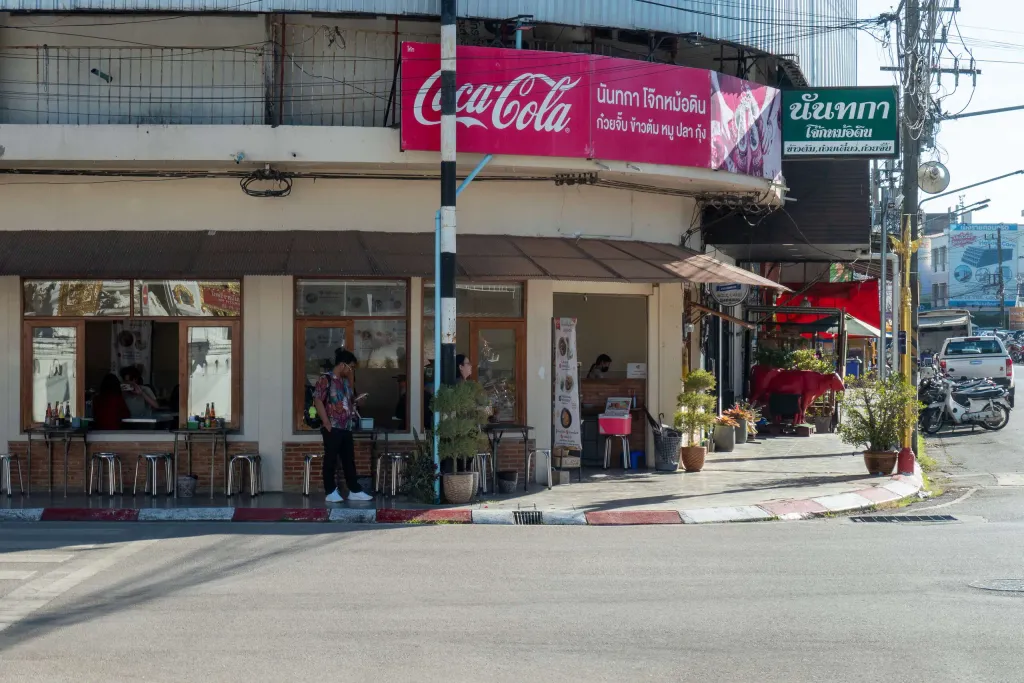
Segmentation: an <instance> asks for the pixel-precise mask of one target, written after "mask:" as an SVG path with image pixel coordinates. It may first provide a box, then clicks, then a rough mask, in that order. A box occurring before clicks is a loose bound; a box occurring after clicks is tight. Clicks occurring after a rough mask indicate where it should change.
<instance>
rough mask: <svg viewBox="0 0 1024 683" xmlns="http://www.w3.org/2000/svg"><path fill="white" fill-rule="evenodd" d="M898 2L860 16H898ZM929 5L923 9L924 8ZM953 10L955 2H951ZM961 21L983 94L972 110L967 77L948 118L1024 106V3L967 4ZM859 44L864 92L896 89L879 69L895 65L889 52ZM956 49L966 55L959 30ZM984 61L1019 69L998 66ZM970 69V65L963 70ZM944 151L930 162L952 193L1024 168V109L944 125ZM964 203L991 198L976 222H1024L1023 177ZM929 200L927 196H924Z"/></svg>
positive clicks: (947, 105) (934, 205) (939, 205)
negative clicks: (938, 165)
mask: <svg viewBox="0 0 1024 683" xmlns="http://www.w3.org/2000/svg"><path fill="white" fill-rule="evenodd" d="M897 4H898V0H860V1H859V3H858V5H859V7H858V11H857V16H858V17H860V18H864V17H871V16H878V15H879V14H881V13H883V12H887V11H891V10H892V9H893V8H894V7H895V6H896V5H897ZM922 4H923V3H922ZM950 4H951V3H950ZM960 5H961V11H960V13H959V16H958V18H957V20H958V22H959V25H960V33H961V34H962V35H963V36H964V38H965V42H966V43H967V47H969V48H970V49H971V51H972V52H973V53H974V57H975V58H976V59H977V60H979V62H980V63H979V64H978V68H980V69H981V72H982V75H981V76H979V77H978V87H977V89H976V90H975V91H974V97H973V99H972V100H971V101H970V104H969V106H968V99H969V98H970V96H971V91H972V86H971V80H970V78H969V77H961V79H960V87H959V89H958V90H957V91H956V92H955V93H954V94H952V95H951V96H950V97H949V98H948V99H946V100H945V101H944V103H943V110H944V111H945V112H947V113H957V112H959V111H960V110H961V109H963V108H964V107H965V106H967V111H977V110H982V109H996V108H998V107H1010V106H1014V105H1024V88H1021V87H1020V84H1021V83H1024V1H1022V0H961V2H960ZM860 36H861V37H860V38H859V40H858V54H859V69H858V71H859V74H858V78H859V83H858V85H889V84H892V83H894V82H895V81H894V78H893V77H894V74H891V73H887V72H882V71H879V66H881V65H883V64H884V65H889V64H891V62H890V60H889V58H888V57H887V56H886V54H887V50H884V49H883V48H882V47H881V45H880V44H879V43H878V42H877V41H875V40H873V39H872V38H871V37H869V36H868V35H867V34H865V33H864V32H860ZM950 36H951V38H950V47H951V48H952V49H953V51H954V52H955V53H958V54H962V55H965V54H966V50H965V49H964V46H962V45H960V44H959V41H956V44H955V46H954V45H953V42H954V40H956V38H955V36H956V33H955V30H954V31H950ZM944 54H945V57H946V58H945V59H944V60H943V61H944V65H945V66H950V67H951V66H952V63H953V59H952V56H951V55H950V54H949V52H948V51H947V52H945V53H944ZM985 60H1000V61H1007V62H1017V63H1010V64H994V63H989V62H986V61H985ZM964 66H966V65H964ZM942 85H943V86H944V87H945V88H948V89H949V90H952V88H953V77H952V76H948V75H944V76H943V77H942ZM938 143H939V145H938V147H939V151H938V154H937V156H936V155H935V154H934V153H930V152H926V153H925V154H926V155H928V154H932V156H931V157H928V156H926V157H924V159H923V160H927V159H928V158H938V160H939V161H941V162H943V163H944V164H946V166H947V167H949V171H950V176H951V181H950V186H949V189H951V190H952V189H956V188H958V187H963V186H965V185H970V184H972V183H976V182H979V181H982V180H986V179H988V178H991V177H993V176H998V175H1002V174H1004V173H1009V172H1011V171H1015V170H1017V169H1022V168H1024V110H1021V111H1017V112H1010V113H1005V114H991V115H988V116H979V117H975V118H968V119H964V120H960V121H947V122H946V123H944V124H942V127H941V128H940V130H939V135H938ZM964 194H965V202H966V203H967V204H971V203H973V202H976V201H979V200H982V199H991V200H992V203H991V206H990V207H989V208H988V209H986V210H984V211H981V212H979V213H977V214H975V216H974V222H976V223H1024V219H1022V217H1021V211H1022V210H1024V174H1022V175H1019V176H1013V177H1011V178H1006V179H1005V180H999V181H996V182H994V183H992V184H990V185H983V186H981V187H978V188H975V189H973V190H967V191H966V192H965V193H964ZM925 196H927V195H922V197H925ZM956 199H957V196H956V195H952V196H950V197H948V198H947V197H943V198H941V199H937V200H935V201H933V202H930V203H929V204H926V205H925V209H926V210H927V211H932V212H934V211H942V210H945V209H946V208H947V207H950V206H953V205H955V204H956Z"/></svg>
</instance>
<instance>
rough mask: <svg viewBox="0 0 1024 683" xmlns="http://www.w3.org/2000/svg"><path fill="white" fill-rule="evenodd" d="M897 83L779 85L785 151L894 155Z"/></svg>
mask: <svg viewBox="0 0 1024 683" xmlns="http://www.w3.org/2000/svg"><path fill="white" fill-rule="evenodd" d="M896 97H897V95H896V88H895V87H893V86H877V87H864V88H803V89H797V90H783V91H782V140H783V154H784V155H785V156H786V157H793V158H796V157H819V158H820V157H862V158H877V157H893V156H896V154H897V153H898V151H899V145H898V144H897V143H898V140H899V134H898V130H899V109H898V107H897V99H896Z"/></svg>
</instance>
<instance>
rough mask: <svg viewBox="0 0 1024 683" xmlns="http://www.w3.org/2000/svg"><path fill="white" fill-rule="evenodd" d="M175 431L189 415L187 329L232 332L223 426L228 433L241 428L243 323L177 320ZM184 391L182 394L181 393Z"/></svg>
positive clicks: (237, 321)
mask: <svg viewBox="0 0 1024 683" xmlns="http://www.w3.org/2000/svg"><path fill="white" fill-rule="evenodd" d="M177 320H178V427H179V428H182V427H185V425H186V423H187V421H188V418H189V415H188V392H189V367H188V366H189V363H188V330H189V328H190V327H229V328H231V413H232V415H231V421H230V422H225V423H224V426H225V427H226V428H228V429H236V430H237V429H241V428H242V376H243V374H244V372H245V370H244V364H243V361H242V321H241V320H239V319H238V318H220V319H214V320H208V319H206V318H178V319H177ZM182 389H184V391H182Z"/></svg>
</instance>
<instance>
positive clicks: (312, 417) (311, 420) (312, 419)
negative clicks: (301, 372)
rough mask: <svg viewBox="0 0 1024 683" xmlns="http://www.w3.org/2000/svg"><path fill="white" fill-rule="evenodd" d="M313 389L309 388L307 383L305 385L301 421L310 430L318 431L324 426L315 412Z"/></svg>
mask: <svg viewBox="0 0 1024 683" xmlns="http://www.w3.org/2000/svg"><path fill="white" fill-rule="evenodd" d="M314 389H315V387H313V386H310V385H309V383H307V384H306V391H305V409H304V410H303V411H302V421H303V422H305V423H306V426H307V427H309V428H310V429H320V428H321V427H323V426H324V422H323V420H321V419H320V416H319V415H318V414H317V412H316V405H315V404H314V402H313V390H314Z"/></svg>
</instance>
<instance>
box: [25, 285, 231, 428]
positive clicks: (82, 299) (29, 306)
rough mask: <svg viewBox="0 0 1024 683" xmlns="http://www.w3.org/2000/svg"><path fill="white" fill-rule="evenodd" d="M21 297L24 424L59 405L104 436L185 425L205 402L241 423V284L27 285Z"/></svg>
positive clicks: (40, 418) (39, 417) (221, 413)
mask: <svg viewBox="0 0 1024 683" xmlns="http://www.w3.org/2000/svg"><path fill="white" fill-rule="evenodd" d="M23 292H24V306H25V321H24V326H25V335H24V339H25V343H24V348H23V351H22V354H23V355H22V357H23V358H24V359H26V360H25V363H26V365H25V366H24V367H23V370H22V375H23V391H22V394H23V403H22V422H23V425H24V426H26V427H27V426H30V425H33V424H39V423H41V422H42V421H43V419H44V417H45V414H46V405H47V404H48V403H50V404H55V403H56V402H57V401H60V400H64V401H69V402H70V407H71V410H72V413H73V415H74V416H82V417H87V418H93V420H94V423H93V424H94V428H98V427H96V425H97V424H100V423H102V424H103V425H104V426H103V427H102V429H103V430H113V429H148V430H153V429H157V430H163V429H173V428H176V427H182V426H184V425H185V422H186V419H187V417H188V416H189V415H195V414H201V413H203V412H204V411H205V408H206V404H208V403H213V404H214V407H215V409H216V411H217V416H218V417H222V418H224V419H225V422H226V423H227V424H228V425H229V426H231V427H238V426H239V424H240V414H241V410H240V403H239V397H240V384H241V373H240V367H236V366H237V362H238V361H239V358H240V339H241V323H240V322H239V321H238V320H237V318H238V316H240V314H241V283H240V282H239V281H237V280H235V281H208V280H202V281H163V280H161V281H153V280H131V279H125V280H109V281H99V280H95V281H87V280H77V281H59V280H53V281H47V280H26V281H24V282H23ZM211 317H216V318H219V320H218V321H217V322H213V321H212V320H211V321H209V322H204V319H208V318H211ZM47 318H48V319H47ZM225 318H236V320H225ZM44 366H45V367H44ZM111 376H112V377H111ZM127 378H135V380H137V383H138V385H139V386H138V387H136V388H134V389H132V390H131V391H129V390H128V389H127V388H126V387H125V385H127V384H131V383H133V380H132V379H127ZM104 385H106V387H107V390H106V393H105V394H104V393H102V392H101V387H103V386H104ZM58 394H62V395H63V396H64V398H63V399H61V398H59V397H58ZM143 394H145V395H146V396H147V397H148V399H144V398H143V397H142V395H143ZM101 396H103V397H105V398H104V399H103V400H98V399H100V398H101ZM114 397H116V398H114ZM121 398H123V399H124V401H125V404H126V405H127V408H128V412H129V414H130V416H131V417H130V419H129V421H125V419H124V418H121V417H118V416H119V415H123V413H122V412H121V410H120V408H119V406H118V405H117V403H118V400H119V399H121ZM97 412H100V413H103V414H104V416H105V418H106V419H104V420H102V421H101V420H98V419H97ZM140 418H141V419H142V420H144V421H142V420H140Z"/></svg>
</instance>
